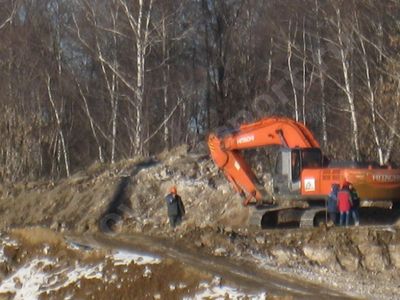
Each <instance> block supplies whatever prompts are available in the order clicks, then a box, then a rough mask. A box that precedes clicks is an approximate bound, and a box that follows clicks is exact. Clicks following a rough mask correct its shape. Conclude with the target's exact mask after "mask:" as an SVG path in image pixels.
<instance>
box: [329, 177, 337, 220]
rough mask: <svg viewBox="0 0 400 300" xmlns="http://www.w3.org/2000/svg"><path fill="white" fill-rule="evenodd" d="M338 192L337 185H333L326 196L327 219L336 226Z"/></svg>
mask: <svg viewBox="0 0 400 300" xmlns="http://www.w3.org/2000/svg"><path fill="white" fill-rule="evenodd" d="M338 192H339V184H337V183H333V184H332V186H331V192H330V194H329V196H328V205H327V206H328V213H329V219H330V220H331V221H332V223H333V224H334V225H336V224H337V211H338V205H337V195H338Z"/></svg>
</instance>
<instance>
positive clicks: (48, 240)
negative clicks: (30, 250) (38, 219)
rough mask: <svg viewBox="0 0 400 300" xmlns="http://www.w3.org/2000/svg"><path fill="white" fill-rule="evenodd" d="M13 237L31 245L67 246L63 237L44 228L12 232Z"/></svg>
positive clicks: (29, 228) (21, 229)
mask: <svg viewBox="0 0 400 300" xmlns="http://www.w3.org/2000/svg"><path fill="white" fill-rule="evenodd" d="M11 235H12V236H14V237H16V238H17V239H19V240H22V241H24V242H27V243H29V244H31V245H39V244H50V245H63V246H64V245H65V242H64V239H63V236H62V235H60V234H58V233H56V232H54V231H52V230H50V229H47V228H43V227H26V228H17V229H13V230H11Z"/></svg>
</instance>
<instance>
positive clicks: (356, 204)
mask: <svg viewBox="0 0 400 300" xmlns="http://www.w3.org/2000/svg"><path fill="white" fill-rule="evenodd" d="M349 191H350V196H351V202H352V204H353V205H352V207H351V216H352V218H353V221H354V225H356V226H359V225H360V215H359V209H360V197H359V196H358V193H357V190H356V189H355V188H354V186H353V185H352V184H351V183H350V184H349Z"/></svg>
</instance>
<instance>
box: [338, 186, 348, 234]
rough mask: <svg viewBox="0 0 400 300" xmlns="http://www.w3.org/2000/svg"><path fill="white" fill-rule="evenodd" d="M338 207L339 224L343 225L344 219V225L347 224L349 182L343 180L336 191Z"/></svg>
mask: <svg viewBox="0 0 400 300" xmlns="http://www.w3.org/2000/svg"><path fill="white" fill-rule="evenodd" d="M337 198H338V208H339V212H340V223H339V224H340V226H343V224H344V222H345V220H346V226H349V221H350V209H351V206H352V204H351V195H350V191H349V183H348V182H346V181H345V182H343V184H342V189H341V190H340V191H339V192H338V196H337Z"/></svg>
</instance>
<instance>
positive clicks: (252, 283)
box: [0, 147, 400, 299]
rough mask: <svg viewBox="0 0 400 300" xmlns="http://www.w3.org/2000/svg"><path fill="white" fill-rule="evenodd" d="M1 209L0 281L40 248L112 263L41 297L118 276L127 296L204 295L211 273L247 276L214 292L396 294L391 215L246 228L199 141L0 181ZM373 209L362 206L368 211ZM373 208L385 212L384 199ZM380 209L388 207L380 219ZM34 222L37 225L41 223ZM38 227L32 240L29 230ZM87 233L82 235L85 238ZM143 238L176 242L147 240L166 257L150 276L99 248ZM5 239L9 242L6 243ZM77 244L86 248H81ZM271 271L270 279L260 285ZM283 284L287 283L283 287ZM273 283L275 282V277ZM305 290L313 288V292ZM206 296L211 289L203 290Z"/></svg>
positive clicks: (73, 260) (84, 290)
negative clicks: (175, 211) (54, 177)
mask: <svg viewBox="0 0 400 300" xmlns="http://www.w3.org/2000/svg"><path fill="white" fill-rule="evenodd" d="M171 185H176V186H177V188H178V193H179V194H180V195H181V196H182V199H183V201H184V203H185V207H186V211H187V214H186V216H185V219H184V222H183V224H182V225H181V226H180V227H179V228H178V229H177V230H175V231H174V230H171V229H170V227H169V225H168V220H167V216H166V207H165V203H164V196H165V194H166V193H167V192H168V189H169V187H170V186H171ZM0 212H1V216H2V218H1V220H0V229H1V232H2V240H3V244H4V243H5V244H4V245H3V252H4V257H5V258H4V259H3V261H2V262H1V263H0V279H1V280H2V282H3V285H4V282H7V280H8V279H10V278H11V279H12V280H13V282H14V287H15V286H18V285H19V286H24V285H23V284H21V283H20V284H18V281H19V280H20V279H15V277H13V276H14V275H15V274H16V272H17V271H18V270H19V267H21V266H26V265H27V264H28V265H29V262H33V261H35V260H37V258H38V257H42V259H44V258H46V259H48V260H50V261H57V262H61V265H60V264H53V263H51V262H49V261H47V262H43V261H41V262H39V265H40V266H42V267H43V268H44V269H45V271H48V269H56V270H57V269H60V270H61V269H63V268H66V267H67V266H68V265H69V264H72V265H78V264H79V263H82V264H84V265H85V266H88V265H90V263H89V262H90V261H91V260H95V261H96V262H100V261H102V262H103V263H104V265H102V267H101V268H102V270H97V269H96V270H97V271H99V272H100V271H101V272H100V273H101V274H102V275H101V276H103V277H104V276H105V277H107V278H108V276H109V277H110V278H111V277H113V275H112V274H114V273H115V274H117V275H115V276H116V277H115V278H117V279H118V280H114V281H113V280H112V279H110V280H108V281H107V284H104V282H105V281H104V280H103V284H102V285H100V287H99V285H98V284H95V283H94V282H92V281H93V280H96V278H98V277H96V276H99V275H98V273H99V272H97V271H96V272H97V273H96V272H95V271H93V270H92V271H93V274H94V275H93V274H92V277H90V276H86V277H85V278H86V279H83V280H80V281H79V285H78V284H77V282H75V283H71V282H68V280H64V281H65V282H66V283H69V285H63V286H62V287H60V288H57V289H47V292H46V294H43V293H42V294H40V295H39V296H38V298H43V299H46V298H50V299H59V298H70V299H75V298H79V297H80V298H83V299H85V298H90V297H92V295H97V298H96V299H99V298H103V299H109V298H107V296H109V295H112V294H113V293H115V292H116V291H117V290H121V288H122V289H123V290H124V291H123V292H121V294H119V295H121V297H120V298H124V297H125V298H126V299H132V295H135V297H133V298H136V299H139V298H140V299H143V298H144V299H147V298H148V299H154V298H155V299H157V298H159V299H176V298H183V297H188V299H190V298H192V297H194V296H196V295H197V296H199V295H202V294H201V292H203V291H204V290H207V288H206V287H205V285H208V289H209V290H210V289H211V288H210V286H213V282H214V287H217V286H221V284H220V283H219V284H215V281H221V280H222V281H223V280H225V281H226V282H227V283H229V286H236V288H238V287H240V286H242V288H244V291H240V293H242V294H240V295H241V296H238V295H239V294H237V293H238V291H236V290H234V289H233V290H228V292H226V290H225V291H224V292H223V295H225V294H227V295H231V298H235V297H236V298H240V297H242V298H243V297H245V296H243V295H248V296H249V297H250V298H251V295H253V296H254V295H257V297H261V298H263V297H264V298H273V297H278V298H282V297H289V298H288V299H293V298H295V299H297V298H303V299H309V298H312V295H314V296H315V297H316V298H318V297H320V298H321V294H319V293H321V292H324V291H326V294H325V295H324V296H322V298H329V297H331V298H336V297H339V298H343V297H345V296H344V295H347V296H350V297H356V298H368V299H398V297H399V296H398V295H400V284H399V282H400V278H399V277H400V271H399V270H400V227H399V226H398V225H397V224H396V223H395V224H391V223H392V220H390V221H391V222H390V224H388V223H389V222H386V223H387V224H385V225H372V224H371V223H370V222H369V223H368V224H367V222H364V223H363V222H362V224H361V225H362V226H360V227H348V228H338V227H329V228H328V227H326V226H321V227H319V228H310V229H274V230H261V229H254V228H251V229H249V228H247V227H246V224H247V219H248V217H249V209H248V208H244V207H242V205H241V199H240V198H239V197H238V196H237V195H236V194H235V193H233V191H232V190H231V188H230V186H229V185H228V183H227V182H226V180H225V178H224V177H223V176H222V174H220V172H219V171H218V170H217V169H216V168H215V166H214V164H213V163H212V162H211V161H210V160H209V158H208V156H207V155H206V154H205V153H204V152H199V153H190V152H188V151H187V149H186V147H180V148H177V149H174V150H173V151H171V152H166V153H163V154H161V155H160V156H158V157H154V158H153V159H152V160H141V159H137V160H131V161H124V162H120V163H118V164H115V165H112V166H98V165H94V166H92V167H91V168H89V169H88V170H84V171H82V172H79V173H76V174H75V175H73V176H72V177H71V178H69V179H64V180H61V181H58V182H50V181H42V182H25V183H19V184H3V185H2V186H1V187H0ZM374 213H375V212H374V211H372V212H371V211H369V212H368V216H369V217H371V216H373V214H374ZM376 214H380V215H382V213H381V211H376ZM377 217H379V216H377ZM380 219H381V220H382V217H380ZM385 219H386V216H385V217H384V218H383V221H385ZM37 226H40V227H41V228H46V230H47V231H45V232H46V233H45V234H43V232H42V231H40V230H41V229H38V227H37ZM43 230H44V229H43ZM21 232H22V233H21ZM27 236H29V238H27ZM36 236H37V237H38V238H37V239H38V240H35V239H34V238H35V237H36ZM88 237H90V239H89V240H90V241H91V242H86V244H85V241H86V240H87V239H88ZM144 238H146V241H149V240H150V245H151V244H153V245H165V243H168V245H169V248H168V249H172V250H171V251H172V252H173V253H182V255H176V256H174V257H170V256H168V255H166V254H165V252H168V251H166V250H165V249H164V248H160V247H155V246H154V247H151V246H149V247H147V248H145V249H142V251H145V252H146V253H148V252H150V253H153V252H154V254H156V255H161V256H163V257H164V258H165V259H162V263H159V264H156V266H153V267H152V268H153V270H152V271H151V272H152V274H153V275H152V276H153V277H152V278H153V281H146V282H143V281H142V278H145V277H143V274H145V272H146V269H145V268H146V266H143V265H135V264H128V265H123V266H120V265H118V264H117V265H115V264H114V265H113V264H112V262H110V259H109V258H107V257H108V256H107V253H108V252H107V251H108V250H106V248H110V247H111V244H114V243H117V241H118V242H119V243H123V242H125V243H133V244H134V245H132V247H134V248H135V249H137V248H138V247H139V245H138V244H135V243H134V241H137V240H140V239H144ZM93 239H95V240H96V241H97V242H96V244H97V248H93V245H92V244H93ZM100 239H101V240H102V242H99V240H100ZM104 239H106V240H107V241H104ZM8 240H10V241H14V242H13V243H14V244H13V243H11V244H10V245H8V244H7V241H8ZM81 240H83V242H82V245H83V246H82V247H83V248H80V249H78V250H76V249H70V247H69V245H70V244H69V243H72V244H73V243H75V242H76V241H81ZM4 241H5V242H4ZM146 243H148V242H146ZM146 243H144V244H146ZM78 244H79V243H78ZM87 244H88V245H87ZM99 244H100V246H99ZM45 245H50V246H48V247H46V246H45ZM85 245H86V246H85ZM105 245H106V246H107V247H106V246H105ZM85 247H87V248H88V249H89V250H87V252H86V250H85V249H86V248H85ZM179 247H183V250H182V249H180V248H179ZM117 248H118V247H117ZM152 248H154V249H156V250H154V249H152ZM13 249H14V250H13ZM46 249H47V250H46ZM52 249H53V250H52ZM60 249H62V250H60ZM118 249H119V248H118ZM157 249H158V250H157ZM160 249H164V250H160ZM177 249H180V250H179V251H181V252H179V251H178V250H177ZM52 251H53V252H52ZM176 251H178V252H176ZM45 252H46V253H45ZM60 253H61V254H60ZM196 253H198V254H199V255H201V256H202V257H204V259H203V260H202V261H200V263H198V264H197V265H196V264H194V263H193V264H191V263H190V261H193V262H194V261H196V260H195V259H194V258H195V257H196V255H194V254H196ZM39 254H40V255H39ZM43 255H44V256H43ZM60 255H61V257H59V256H60ZM180 256H182V257H180ZM184 257H186V258H187V259H186V261H185V259H184ZM215 258H217V259H222V262H220V265H219V266H220V267H219V268H217V269H212V268H209V269H205V270H201V267H199V265H201V264H205V262H206V261H214V259H215ZM111 261H112V260H111ZM62 264H66V265H65V266H64V265H62ZM94 265H95V266H97V265H96V264H94ZM171 265H173V268H172V269H171ZM217 265H218V264H217ZM223 266H225V267H226V266H228V267H226V268H223ZM229 266H231V267H232V270H234V269H235V266H236V267H237V266H247V267H246V268H248V269H249V270H250V271H248V272H247V273H246V272H245V274H247V275H246V276H244V277H235V276H233V275H232V274H233V273H234V272H232V271H229V269H230V267H229ZM93 268H95V267H93ZM99 268H100V267H99ZM154 268H155V269H156V270H155V271H154ZM243 268H244V267H243ZM78 269H79V268H78ZM172 270H173V271H172ZM219 270H224V271H219ZM252 270H254V273H255V274H258V273H257V272H261V273H260V274H262V275H259V276H258V277H261V278H262V279H261V280H256V277H252V276H251V273H252ZM264 272H271V273H268V274H265V273H264ZM53 273H54V272H53ZM56 273H57V272H56ZM165 273H167V274H171V276H172V274H177V275H176V276H177V277H176V280H175V279H174V280H175V281H177V280H178V278H179V283H177V285H176V284H175V285H174V284H173V283H171V282H169V283H168V286H163V283H162V282H163V276H164V275H163V274H165ZM236 273H237V272H236ZM96 274H97V275H96ZM135 274H136V275H135ZM139 274H140V276H139ZM188 274H189V275H188ZM89 275H90V274H89ZM52 276H53V275H49V278H50V279H51V278H53V277H52ZM60 276H61V275H59V277H57V278H58V280H59V278H60ZM274 276H278V277H274ZM279 276H281V277H279ZM282 276H283V277H282ZM68 278H69V277H68ZM88 278H89V279H88ZM113 278H114V277H113ZM132 278H136V279H137V280H133V279H132ZM156 278H158V279H156ZM216 278H217V279H216ZM246 278H247V279H246ZM277 278H278V279H277ZM279 278H280V279H279ZM64 279H65V278H64ZM52 280H54V282H57V280H56V279H52ZM121 280H122V281H121ZM174 280H172V281H174ZM50 281H51V280H50ZM15 282H16V283H15ZM121 282H123V283H122V284H121ZM263 282H265V285H264V284H263ZM268 282H270V283H271V282H276V284H275V285H268V284H267V283H268ZM54 284H55V283H54ZM118 284H120V287H119V288H118ZM169 284H172V285H173V287H170V286H169ZM179 284H181V285H180V286H181V288H179ZM291 284H294V285H295V286H294V287H291ZM279 285H283V286H281V287H280V288H277V286H279ZM263 286H264V287H265V288H264V289H263V288H262V287H263ZM285 286H286V288H285ZM177 287H178V288H177ZM246 289H247V292H246ZM139 290H140V292H138V291H139ZM305 290H310V291H311V294H307V293H305ZM134 291H135V293H134ZM1 293H2V286H0V294H1ZM107 293H110V294H107ZM136 293H138V294H136ZM140 293H142V294H140ZM1 295H3V297H6V298H7V297H10V298H11V299H12V298H14V297H15V298H16V299H18V297H17V296H18V293H15V291H14V292H10V293H9V294H8V296H7V293H4V291H3V294H1ZM114 295H115V294H114ZM136 295H137V296H136ZM204 295H206V294H203V296H204ZM215 295H216V294H214V296H215ZM235 295H236V296H235ZM197 296H196V297H197ZM206 296H207V295H206ZM206 296H205V297H206ZM214 296H210V295H208V297H209V298H213V297H214ZM141 297H142V298H141ZM254 297H255V296H254ZM198 298H202V296H199V297H198ZM216 298H218V297H216ZM21 299H23V298H21Z"/></svg>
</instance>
